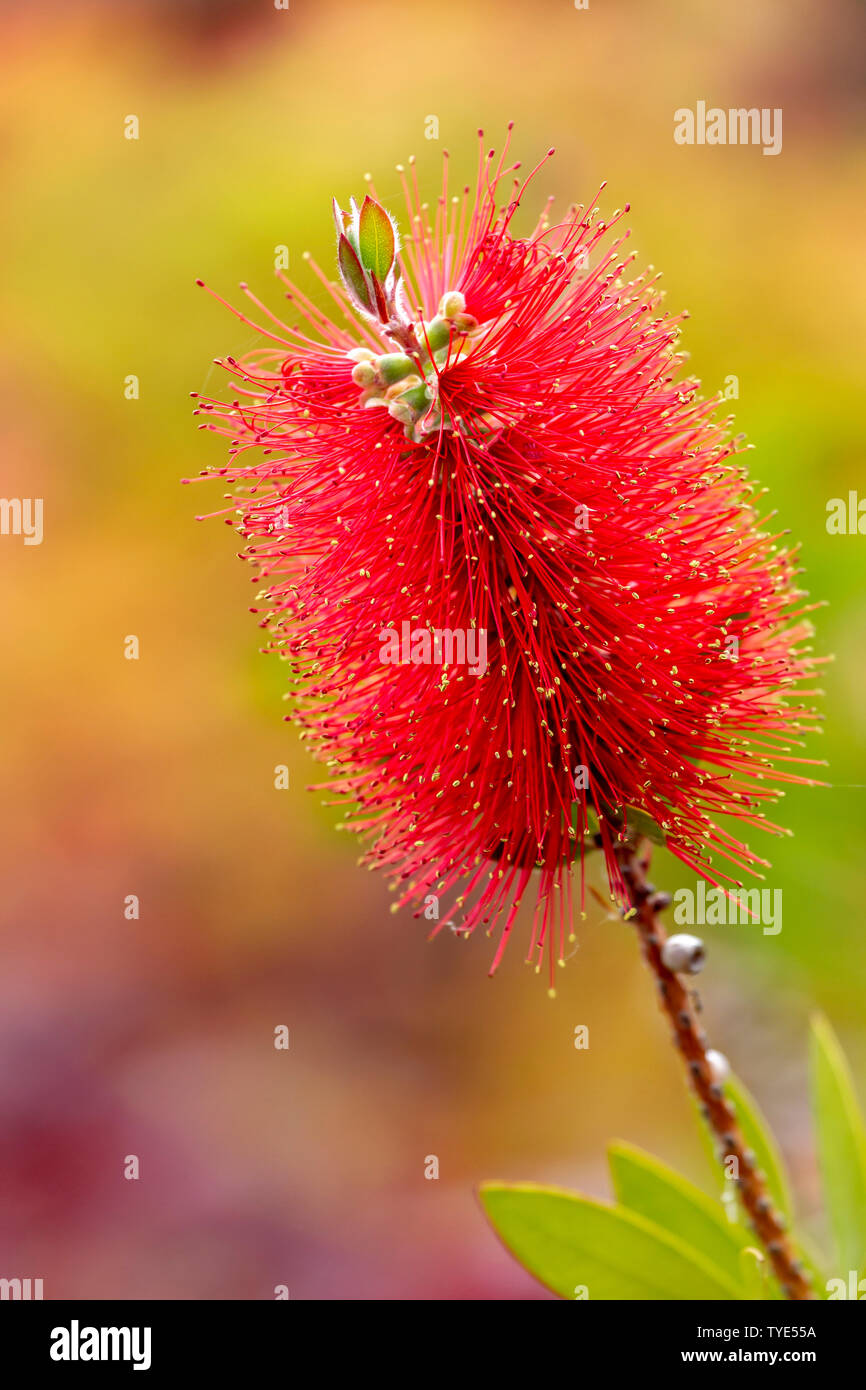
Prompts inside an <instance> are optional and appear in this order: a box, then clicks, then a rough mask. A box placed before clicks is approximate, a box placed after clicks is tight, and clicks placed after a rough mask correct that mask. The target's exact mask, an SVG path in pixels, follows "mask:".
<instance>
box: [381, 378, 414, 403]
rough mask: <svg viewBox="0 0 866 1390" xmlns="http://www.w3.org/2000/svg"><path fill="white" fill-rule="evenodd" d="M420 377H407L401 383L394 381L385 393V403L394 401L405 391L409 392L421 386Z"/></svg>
mask: <svg viewBox="0 0 866 1390" xmlns="http://www.w3.org/2000/svg"><path fill="white" fill-rule="evenodd" d="M422 384H423V383H422V380H421V377H420V376H417V375H413V376H407V377H405V378H404V380H403V381H395V382H394V385H393V386H389V387H388V389H387V391H386V392H385V400H386V401H396V400H397V399H398V398H399V397H400V396H402V395H403V393H404V392H405V391H409V390H410V389H411V388H412V387H414V386H421V385H422Z"/></svg>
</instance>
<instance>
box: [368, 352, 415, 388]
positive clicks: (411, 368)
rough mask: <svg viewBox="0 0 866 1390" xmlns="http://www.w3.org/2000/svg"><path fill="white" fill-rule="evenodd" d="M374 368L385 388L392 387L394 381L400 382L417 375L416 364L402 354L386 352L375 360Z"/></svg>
mask: <svg viewBox="0 0 866 1390" xmlns="http://www.w3.org/2000/svg"><path fill="white" fill-rule="evenodd" d="M376 366H377V368H378V371H379V376H380V378H381V380H382V381H384V383H385V385H386V386H393V385H394V382H395V381H402V380H403V378H404V377H408V376H413V375H417V372H418V367H417V364H416V363H415V362H413V361H412V358H411V357H407V356H406V355H405V353H402V352H386V353H385V354H384V356H382V357H378V358H377V359H376Z"/></svg>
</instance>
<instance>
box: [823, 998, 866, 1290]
mask: <svg viewBox="0 0 866 1390" xmlns="http://www.w3.org/2000/svg"><path fill="white" fill-rule="evenodd" d="M810 1064H811V1065H810V1070H811V1080H812V1106H813V1110H814V1114H815V1126H816V1129H817V1131H818V1158H819V1161H820V1166H821V1177H822V1181H823V1187H824V1199H825V1201H826V1204H827V1211H828V1214H829V1218H830V1226H831V1229H832V1232H833V1237H834V1240H835V1245H836V1256H837V1259H838V1260H839V1264H840V1268H839V1270H838V1271H834V1273H835V1274H837V1275H838V1276H839V1277H842V1278H845V1277H847V1274H848V1271H849V1270H852V1269H853V1270H856V1271H857V1274H858V1278H860V1277H862V1276H863V1274H864V1270H866V1126H864V1123H863V1116H862V1114H861V1112H860V1108H859V1106H858V1104H857V1096H856V1092H855V1090H854V1083H853V1081H852V1079H851V1073H850V1071H849V1069H848V1063H847V1062H846V1060H845V1054H844V1053H843V1051H842V1048H841V1047H840V1045H839V1040H838V1038H837V1037H836V1034H835V1033H834V1032H833V1029H832V1028H831V1027H830V1024H829V1023H828V1022H827V1020H826V1019H825V1018H823V1017H822V1016H821V1015H817V1016H816V1017H815V1018H813V1020H812V1037H811V1047H810Z"/></svg>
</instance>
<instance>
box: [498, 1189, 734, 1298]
mask: <svg viewBox="0 0 866 1390" xmlns="http://www.w3.org/2000/svg"><path fill="white" fill-rule="evenodd" d="M480 1195H481V1201H482V1203H483V1205H484V1210H485V1212H486V1213H487V1217H488V1219H489V1221H490V1223H491V1225H492V1226H493V1228H494V1230H495V1231H496V1232H497V1234H498V1235H499V1237H500V1239H501V1240H502V1241H503V1243H504V1244H505V1245H506V1246H507V1248H508V1249H509V1250H510V1251H511V1253H512V1254H513V1255H514V1256H515V1257H516V1258H517V1259H518V1260H519V1261H520V1263H521V1264H522V1265H524V1266H525V1268H526V1269H528V1270H529V1272H530V1273H531V1274H534V1275H535V1277H536V1278H537V1279H540V1280H541V1282H542V1283H543V1284H545V1285H546V1286H547V1287H548V1288H549V1289H551V1290H552V1291H553V1292H554V1293H556V1294H559V1296H560V1297H561V1298H569V1299H573V1298H574V1297H575V1291H576V1290H577V1289H578V1288H582V1287H585V1288H586V1290H587V1294H588V1296H589V1297H590V1298H591V1299H596V1300H598V1299H625V1300H629V1299H658V1300H676V1299H725V1300H727V1299H737V1298H739V1297H741V1294H742V1290H741V1288H740V1287H739V1285H738V1284H736V1283H734V1281H733V1280H731V1279H730V1278H729V1277H728V1276H727V1275H726V1274H724V1273H723V1272H722V1271H721V1270H720V1269H718V1268H717V1267H716V1266H714V1265H713V1264H712V1263H711V1261H709V1260H708V1259H706V1257H705V1256H703V1255H698V1254H697V1253H696V1252H695V1251H694V1250H692V1249H690V1248H689V1247H688V1246H686V1245H684V1244H683V1243H682V1242H681V1241H679V1240H678V1239H677V1238H676V1237H675V1236H672V1235H670V1234H669V1233H668V1232H667V1231H664V1230H662V1228H661V1227H660V1226H656V1225H654V1224H653V1223H652V1222H651V1221H647V1219H646V1218H645V1217H643V1216H639V1215H637V1214H636V1213H635V1212H631V1211H627V1210H625V1209H623V1208H618V1207H612V1206H608V1205H606V1204H605V1203H603V1202H597V1201H595V1200H594V1199H593V1198H590V1197H584V1196H582V1195H581V1194H580V1193H574V1192H564V1191H562V1190H561V1189H559V1188H553V1187H539V1186H536V1185H535V1184H533V1183H516V1184H507V1183H485V1185H484V1186H483V1187H482V1189H481V1194H480Z"/></svg>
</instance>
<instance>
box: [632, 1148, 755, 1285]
mask: <svg viewBox="0 0 866 1390" xmlns="http://www.w3.org/2000/svg"><path fill="white" fill-rule="evenodd" d="M608 1159H609V1161H610V1171H611V1176H612V1178H613V1188H614V1192H615V1193H616V1197H617V1201H618V1202H619V1203H620V1204H621V1205H622V1206H624V1207H628V1208H629V1210H631V1211H636V1212H639V1213H640V1215H641V1216H645V1217H647V1218H648V1220H650V1221H654V1222H655V1224H656V1225H657V1226H661V1227H662V1228H663V1229H664V1230H666V1231H669V1232H670V1234H671V1235H673V1236H677V1237H679V1239H680V1240H682V1241H683V1242H684V1243H685V1244H687V1245H690V1246H691V1247H692V1248H693V1249H694V1250H696V1251H700V1252H701V1253H702V1254H704V1255H705V1256H707V1257H708V1258H709V1259H710V1260H712V1262H713V1264H716V1265H718V1267H719V1269H721V1270H723V1271H724V1272H725V1273H726V1274H728V1275H729V1276H730V1278H731V1279H732V1280H733V1281H734V1283H736V1284H739V1283H741V1282H742V1267H741V1263H740V1254H741V1252H742V1250H743V1248H744V1247H745V1246H747V1245H749V1244H750V1242H751V1240H752V1237H751V1236H750V1234H749V1232H748V1231H747V1230H745V1229H744V1228H743V1227H742V1226H740V1225H739V1224H737V1223H736V1222H733V1221H730V1220H729V1219H728V1215H727V1212H726V1211H725V1209H724V1208H723V1206H722V1203H721V1202H714V1201H713V1200H712V1198H711V1197H707V1196H706V1195H705V1194H704V1193H703V1192H701V1190H700V1188H698V1187H695V1186H694V1184H693V1183H690V1182H688V1181H687V1180H686V1179H685V1178H683V1177H681V1176H680V1174H679V1173H677V1172H675V1171H674V1169H673V1168H668V1167H667V1165H666V1164H664V1163H661V1162H659V1160H658V1159H657V1158H653V1157H652V1155H651V1154H648V1153H644V1152H643V1151H642V1150H641V1149H637V1148H634V1147H633V1146H632V1145H631V1144H622V1143H618V1144H611V1146H610V1148H609V1149H608ZM743 1296H745V1293H744V1295H743Z"/></svg>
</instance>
